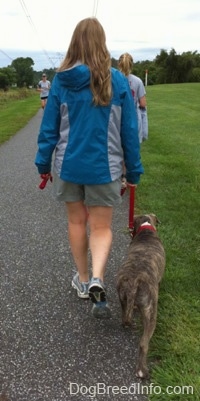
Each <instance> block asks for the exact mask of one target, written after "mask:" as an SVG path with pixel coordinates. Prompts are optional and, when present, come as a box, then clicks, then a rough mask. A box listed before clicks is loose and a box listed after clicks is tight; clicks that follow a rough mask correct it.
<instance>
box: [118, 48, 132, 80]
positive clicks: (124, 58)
mask: <svg viewBox="0 0 200 401" xmlns="http://www.w3.org/2000/svg"><path fill="white" fill-rule="evenodd" d="M118 67H119V70H120V71H121V72H122V73H123V74H124V75H126V77H127V76H128V75H129V74H131V72H132V70H133V57H132V56H131V54H129V53H124V54H122V55H121V56H120V58H119V61H118Z"/></svg>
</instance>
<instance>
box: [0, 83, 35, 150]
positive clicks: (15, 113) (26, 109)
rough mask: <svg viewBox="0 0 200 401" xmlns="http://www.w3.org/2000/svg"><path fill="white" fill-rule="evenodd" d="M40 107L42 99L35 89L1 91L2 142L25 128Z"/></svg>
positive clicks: (0, 132)
mask: <svg viewBox="0 0 200 401" xmlns="http://www.w3.org/2000/svg"><path fill="white" fill-rule="evenodd" d="M39 108H40V99H39V96H38V93H37V92H36V91H35V90H33V89H32V90H27V89H21V90H15V89H13V90H9V91H8V92H3V91H0V120H1V129H0V144H2V143H3V142H5V141H7V140H8V139H9V138H10V137H12V136H13V135H14V134H15V133H16V132H17V131H19V130H20V129H21V128H23V127H24V126H25V125H26V123H27V122H28V121H29V120H30V119H31V117H33V116H34V115H35V114H36V112H37V111H38V109H39Z"/></svg>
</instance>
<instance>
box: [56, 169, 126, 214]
mask: <svg viewBox="0 0 200 401" xmlns="http://www.w3.org/2000/svg"><path fill="white" fill-rule="evenodd" d="M53 191H54V196H55V198H56V199H57V200H59V201H64V202H79V201H83V202H84V204H85V205H86V206H110V207H113V206H116V205H119V204H120V203H121V201H122V200H121V178H119V179H117V180H116V181H113V182H110V183H108V184H101V185H79V184H74V183H72V182H66V181H63V180H61V179H60V178H59V177H58V176H57V174H54V177H53Z"/></svg>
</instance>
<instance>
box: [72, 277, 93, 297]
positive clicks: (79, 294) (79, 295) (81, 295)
mask: <svg viewBox="0 0 200 401" xmlns="http://www.w3.org/2000/svg"><path fill="white" fill-rule="evenodd" d="M72 287H73V288H74V289H75V290H76V292H77V295H78V297H79V298H82V299H89V298H90V297H89V294H83V293H82V292H80V290H79V289H78V287H77V286H76V284H74V282H73V281H72Z"/></svg>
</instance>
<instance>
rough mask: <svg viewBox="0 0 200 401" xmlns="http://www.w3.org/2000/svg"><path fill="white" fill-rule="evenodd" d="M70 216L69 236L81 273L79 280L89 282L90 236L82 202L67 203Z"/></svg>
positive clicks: (85, 211) (75, 260) (85, 210)
mask: <svg viewBox="0 0 200 401" xmlns="http://www.w3.org/2000/svg"><path fill="white" fill-rule="evenodd" d="M66 207H67V215H68V234H69V242H70V246H71V251H72V255H73V258H74V262H75V264H76V267H77V270H78V272H79V280H80V281H81V282H87V281H88V280H89V273H88V236H87V215H88V214H87V209H86V207H85V205H84V204H83V202H82V201H80V202H72V203H70V202H68V203H66Z"/></svg>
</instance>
